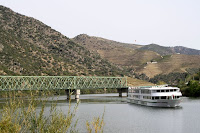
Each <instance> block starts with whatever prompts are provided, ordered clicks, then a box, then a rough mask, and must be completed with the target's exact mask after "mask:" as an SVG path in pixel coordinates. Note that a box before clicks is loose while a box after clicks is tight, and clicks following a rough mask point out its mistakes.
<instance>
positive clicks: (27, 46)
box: [0, 6, 122, 76]
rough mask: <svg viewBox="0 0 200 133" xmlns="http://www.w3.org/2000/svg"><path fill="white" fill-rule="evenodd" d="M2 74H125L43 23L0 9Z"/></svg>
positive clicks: (1, 7) (0, 68) (0, 60)
mask: <svg viewBox="0 0 200 133" xmlns="http://www.w3.org/2000/svg"><path fill="white" fill-rule="evenodd" d="M0 38H1V39H0V74H1V75H106V76H109V75H122V72H121V69H119V68H117V67H115V66H114V65H112V64H111V63H109V62H108V61H106V60H105V59H102V58H101V57H100V56H99V55H98V54H96V53H93V52H90V51H89V50H87V49H86V48H85V47H83V46H82V45H79V44H77V43H75V42H73V41H72V40H71V39H69V38H68V37H66V36H64V35H62V34H61V33H59V32H57V31H55V30H53V29H52V28H51V27H49V26H47V25H45V24H43V23H42V22H40V21H38V20H36V19H34V18H30V17H27V16H24V15H21V14H18V13H15V12H13V11H12V10H10V9H8V8H6V7H3V6H0Z"/></svg>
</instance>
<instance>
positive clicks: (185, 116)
mask: <svg viewBox="0 0 200 133" xmlns="http://www.w3.org/2000/svg"><path fill="white" fill-rule="evenodd" d="M124 95H125V94H124ZM75 104H76V100H72V107H73V106H74V105H75ZM68 106H69V104H68V102H67V100H66V96H59V97H58V106H57V108H58V109H61V110H62V111H63V112H64V113H65V112H66V113H67V110H68ZM104 108H105V116H104V122H105V126H104V133H173V132H174V133H199V132H200V99H192V98H187V97H183V98H182V103H181V107H178V108H155V107H146V106H141V105H135V104H130V103H127V102H126V97H125V96H124V97H122V98H120V97H118V94H117V93H115V94H90V95H80V103H79V105H78V109H77V113H76V119H78V125H77V129H78V131H79V132H80V133H85V132H86V131H87V130H86V121H87V120H88V121H92V119H93V118H94V117H97V116H101V115H102V114H103V112H104Z"/></svg>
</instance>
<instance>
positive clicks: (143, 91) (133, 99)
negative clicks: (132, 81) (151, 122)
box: [127, 85, 182, 107]
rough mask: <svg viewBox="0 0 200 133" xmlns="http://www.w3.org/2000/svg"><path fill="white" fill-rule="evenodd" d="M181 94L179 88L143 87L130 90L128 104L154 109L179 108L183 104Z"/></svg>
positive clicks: (130, 88) (164, 86) (163, 86)
mask: <svg viewBox="0 0 200 133" xmlns="http://www.w3.org/2000/svg"><path fill="white" fill-rule="evenodd" d="M181 96H182V94H181V92H180V89H179V88H177V87H168V86H167V85H162V86H142V87H129V88H128V98H127V100H128V102H130V103H135V104H140V105H146V106H154V107H177V106H179V105H180V102H181Z"/></svg>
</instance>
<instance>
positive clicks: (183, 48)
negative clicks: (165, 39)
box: [171, 46, 200, 55]
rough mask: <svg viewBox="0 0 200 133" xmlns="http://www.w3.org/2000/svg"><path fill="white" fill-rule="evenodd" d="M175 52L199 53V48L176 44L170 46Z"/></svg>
mask: <svg viewBox="0 0 200 133" xmlns="http://www.w3.org/2000/svg"><path fill="white" fill-rule="evenodd" d="M171 49H172V50H173V51H175V52H176V53H180V54H185V55H200V50H196V49H191V48H186V47H182V46H176V47H172V48H171Z"/></svg>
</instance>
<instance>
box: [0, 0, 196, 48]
mask: <svg viewBox="0 0 200 133" xmlns="http://www.w3.org/2000/svg"><path fill="white" fill-rule="evenodd" d="M0 4H1V5H4V6H6V7H9V8H11V9H12V10H14V11H16V12H18V13H21V14H24V15H27V16H30V17H34V18H36V19H38V20H40V21H42V22H43V23H45V24H47V25H49V26H51V27H52V28H53V29H55V30H57V31H59V32H61V33H62V34H64V35H66V36H67V37H70V38H72V37H74V36H76V35H78V34H82V33H85V34H88V35H91V36H98V37H103V38H107V39H111V40H115V41H120V42H127V43H137V44H144V45H146V44H150V43H156V44H159V45H163V46H186V47H190V48H196V49H199V50H200V0H0Z"/></svg>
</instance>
